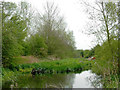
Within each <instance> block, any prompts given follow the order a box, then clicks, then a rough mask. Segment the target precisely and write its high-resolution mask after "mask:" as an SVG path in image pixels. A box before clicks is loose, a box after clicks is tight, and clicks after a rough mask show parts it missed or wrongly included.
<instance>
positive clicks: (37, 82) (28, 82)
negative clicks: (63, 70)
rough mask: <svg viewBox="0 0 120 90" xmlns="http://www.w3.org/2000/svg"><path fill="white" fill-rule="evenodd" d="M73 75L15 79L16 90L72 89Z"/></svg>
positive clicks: (28, 76)
mask: <svg viewBox="0 0 120 90" xmlns="http://www.w3.org/2000/svg"><path fill="white" fill-rule="evenodd" d="M74 78H75V74H44V75H38V76H35V77H32V76H31V75H30V74H26V75H21V76H19V77H17V79H16V81H15V83H17V84H18V87H17V88H72V85H73V80H74Z"/></svg>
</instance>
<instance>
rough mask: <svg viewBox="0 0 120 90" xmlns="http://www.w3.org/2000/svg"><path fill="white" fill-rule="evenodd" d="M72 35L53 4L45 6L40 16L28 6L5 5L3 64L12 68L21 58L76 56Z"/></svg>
mask: <svg viewBox="0 0 120 90" xmlns="http://www.w3.org/2000/svg"><path fill="white" fill-rule="evenodd" d="M74 43H75V42H74V37H73V32H72V31H70V30H67V29H66V23H65V21H64V18H63V16H60V14H59V10H58V7H57V6H55V5H54V3H48V2H47V3H46V6H45V7H44V13H43V14H41V13H40V12H37V11H35V10H33V8H31V5H30V4H28V3H26V2H21V3H19V4H16V3H12V2H2V62H3V66H4V67H9V66H10V65H11V63H12V60H13V58H14V57H16V56H20V55H34V56H37V57H47V56H48V55H54V56H55V57H56V58H57V57H58V58H67V57H73V56H74V53H73V52H74V49H75V45H74Z"/></svg>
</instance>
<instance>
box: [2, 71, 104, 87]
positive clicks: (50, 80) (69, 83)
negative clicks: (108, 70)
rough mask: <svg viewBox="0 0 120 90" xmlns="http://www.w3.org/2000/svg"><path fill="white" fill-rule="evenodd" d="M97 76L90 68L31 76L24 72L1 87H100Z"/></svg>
mask: <svg viewBox="0 0 120 90" xmlns="http://www.w3.org/2000/svg"><path fill="white" fill-rule="evenodd" d="M98 77H99V76H97V75H95V74H94V73H92V72H91V70H88V71H83V72H81V73H76V74H75V73H69V74H43V75H36V76H34V77H32V75H31V74H24V75H20V76H18V77H17V79H16V81H11V82H10V81H9V82H5V83H4V84H3V86H2V87H3V88H7V87H9V88H10V87H11V88H94V87H102V85H101V84H100V83H98V82H97V83H98V84H95V82H94V80H97V79H98Z"/></svg>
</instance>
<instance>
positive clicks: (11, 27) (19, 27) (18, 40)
mask: <svg viewBox="0 0 120 90" xmlns="http://www.w3.org/2000/svg"><path fill="white" fill-rule="evenodd" d="M18 11H21V9H19V8H18V6H17V5H16V4H15V3H12V2H2V27H3V28H2V60H3V66H4V67H9V65H10V64H11V63H12V58H13V57H14V56H18V55H21V54H22V53H23V46H22V44H23V42H24V39H25V37H26V36H27V26H28V25H27V23H28V18H27V17H25V16H24V17H22V15H21V14H23V13H21V14H19V13H18Z"/></svg>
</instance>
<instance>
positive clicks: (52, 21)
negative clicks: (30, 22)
mask: <svg viewBox="0 0 120 90" xmlns="http://www.w3.org/2000/svg"><path fill="white" fill-rule="evenodd" d="M44 8H45V9H44V10H45V12H44V14H43V15H41V14H40V13H39V14H38V17H37V19H38V20H39V21H38V22H39V26H38V27H37V33H39V35H40V36H42V37H43V38H44V40H45V43H46V45H47V47H48V54H49V55H52V54H55V55H56V56H58V57H61V58H63V57H68V56H73V51H74V37H73V32H72V31H67V30H66V24H65V22H64V19H63V17H62V16H60V15H59V11H58V7H57V6H55V5H54V3H48V2H47V4H46V6H45V7H44Z"/></svg>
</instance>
